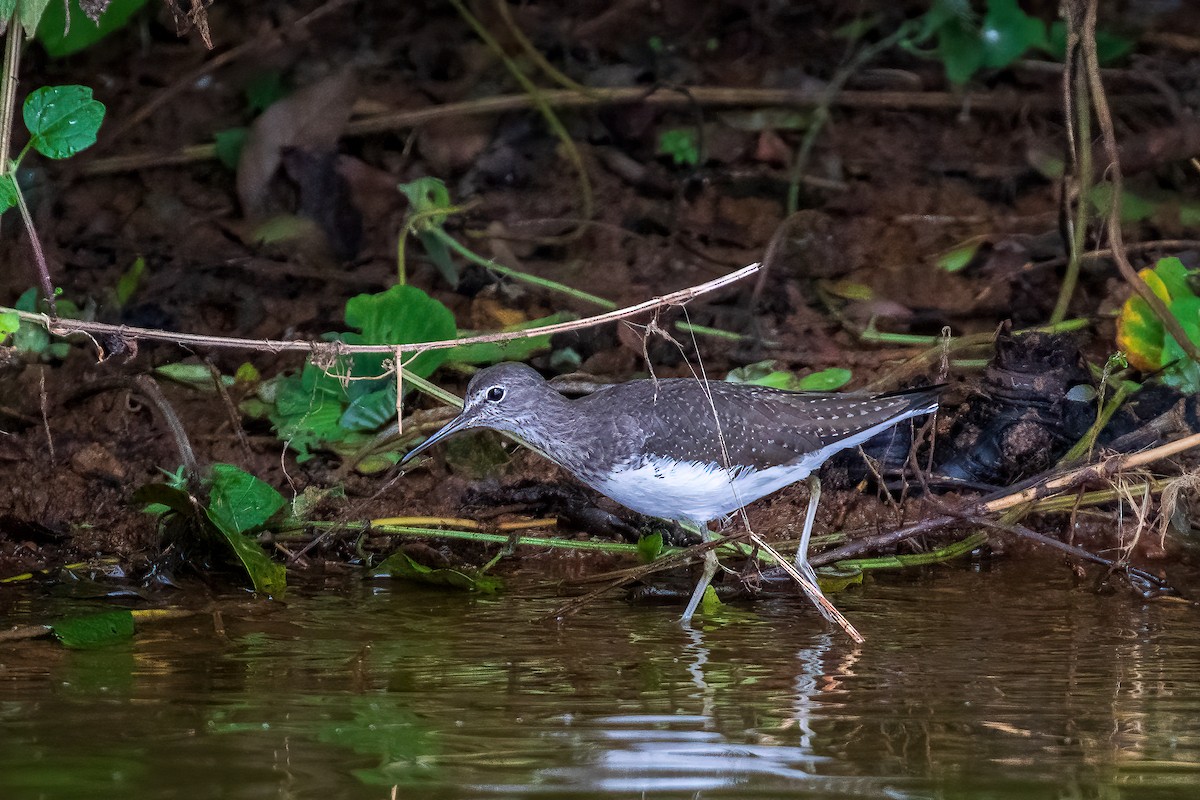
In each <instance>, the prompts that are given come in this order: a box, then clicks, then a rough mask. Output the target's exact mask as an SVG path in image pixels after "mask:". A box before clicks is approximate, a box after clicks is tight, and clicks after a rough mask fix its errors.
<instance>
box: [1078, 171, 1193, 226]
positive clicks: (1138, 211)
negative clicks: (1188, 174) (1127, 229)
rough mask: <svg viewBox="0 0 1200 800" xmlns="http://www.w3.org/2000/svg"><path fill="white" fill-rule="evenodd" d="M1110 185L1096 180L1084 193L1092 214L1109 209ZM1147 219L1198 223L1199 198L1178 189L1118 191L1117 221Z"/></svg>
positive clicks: (1168, 223) (1174, 222)
mask: <svg viewBox="0 0 1200 800" xmlns="http://www.w3.org/2000/svg"><path fill="white" fill-rule="evenodd" d="M1112 193H1113V192H1112V184H1111V183H1108V182H1107V181H1106V182H1104V183H1098V184H1096V185H1095V186H1093V187H1092V189H1091V191H1090V192H1088V201H1089V202H1090V203H1091V204H1092V207H1093V208H1095V209H1096V213H1097V214H1100V215H1101V216H1104V217H1107V216H1108V214H1109V211H1110V210H1111V209H1112ZM1147 220H1150V221H1153V222H1157V223H1159V224H1162V225H1166V226H1170V227H1178V226H1182V227H1188V228H1190V227H1195V226H1197V225H1200V201H1197V200H1193V199H1190V198H1187V197H1185V196H1184V195H1182V194H1180V193H1179V192H1168V191H1134V190H1132V189H1122V190H1121V222H1122V223H1125V224H1132V223H1135V222H1145V221H1147Z"/></svg>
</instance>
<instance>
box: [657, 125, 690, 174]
mask: <svg viewBox="0 0 1200 800" xmlns="http://www.w3.org/2000/svg"><path fill="white" fill-rule="evenodd" d="M656 152H657V153H658V154H659V155H662V156H670V157H671V161H672V163H674V164H675V166H677V167H694V166H696V165H697V164H698V163H700V142H699V136H698V135H697V133H696V130H695V128H671V129H669V130H665V131H662V132H661V133H659V134H658V147H657V148H656Z"/></svg>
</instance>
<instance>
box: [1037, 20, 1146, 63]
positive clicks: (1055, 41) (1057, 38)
mask: <svg viewBox="0 0 1200 800" xmlns="http://www.w3.org/2000/svg"><path fill="white" fill-rule="evenodd" d="M1136 45H1137V42H1135V41H1134V40H1133V39H1130V38H1128V37H1126V36H1118V35H1117V34H1115V33H1110V32H1108V31H1102V30H1097V31H1096V58H1097V59H1098V60H1099V61H1100V63H1101V64H1110V63H1112V62H1113V61H1116V60H1117V59H1119V58H1121V57H1123V56H1127V55H1129V54H1130V53H1131V52H1133V48H1134V47H1135V46H1136ZM1046 52H1048V53H1049V54H1050V55H1052V56H1053V57H1054V58H1056V59H1057V60H1059V61H1064V60H1066V57H1067V25H1066V23H1065V22H1063V21H1062V20H1058V21H1056V22H1052V23H1050V36H1049V42H1048V43H1047V47H1046Z"/></svg>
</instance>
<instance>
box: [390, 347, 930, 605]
mask: <svg viewBox="0 0 1200 800" xmlns="http://www.w3.org/2000/svg"><path fill="white" fill-rule="evenodd" d="M941 388H942V387H940V386H934V387H929V388H921V389H907V390H902V391H899V392H894V393H891V394H881V395H865V394H854V393H827V392H792V391H785V390H783V389H772V388H767V387H763V386H754V385H748V384H736V383H728V382H725V381H709V380H700V379H695V378H665V379H645V380H635V381H630V382H628V383H620V384H614V385H612V386H609V387H606V388H603V389H600V390H599V391H596V392H594V393H592V394H589V395H585V396H583V397H580V398H578V399H573V400H572V399H568V398H567V397H564V396H563V395H562V394H560V393H559V392H557V391H555V390H554V388H552V387H551V386H550V385H549V384H548V383H547V382H546V380H545V379H544V378H543V377H542V376H541V375H539V374H538V373H537V371H536V370H534V369H533V368H531V367H529V366H526V365H525V364H517V363H507V364H498V365H496V366H493V367H488V368H487V369H483V370H480V371H479V372H478V373H476V374H475V375H474V376H473V377H472V378H471V381H470V382H469V383H468V385H467V394H466V397H465V398H464V403H463V409H462V412H461V413H460V414H459V415H458V416H457V417H455V418H454V419H453V420H452V421H450V422H449V423H448V424H446V425H445V426H444V427H443V428H441V429H440V430H438V431H437V432H436V433H434V434H433V435H432V436H430V437H429V438H428V439H426V440H425V441H424V442H423V443H421V444H420V445H419V446H418V447H416V448H415V449H413V450H412V451H411V452H410V453H409V454H408V455H407V456H405V457H404V461H408V460H409V459H411V458H412V457H413V456H415V455H417V454H418V453H420V452H421V451H423V450H425V449H426V448H428V447H431V446H432V445H434V444H436V443H437V442H440V441H441V440H442V439H445V438H446V437H447V436H450V435H451V434H454V433H457V432H459V431H464V430H468V429H472V428H491V429H493V430H497V431H503V432H505V433H508V434H511V435H512V436H513V438H515V439H517V441H519V442H521V443H522V444H524V445H525V446H526V447H529V448H530V449H531V450H534V451H535V452H537V453H539V454H541V455H542V456H544V457H545V458H548V459H550V460H551V461H553V462H554V463H556V464H558V465H559V466H560V467H562V468H563V469H565V470H566V471H567V472H569V473H571V475H573V476H574V477H575V478H576V479H577V480H579V481H580V482H582V483H584V484H586V485H587V486H590V487H591V488H593V489H595V490H596V491H598V492H600V493H601V494H603V495H605V496H607V497H610V498H612V499H613V500H615V501H617V502H618V503H620V504H621V505H623V506H625V507H627V508H631V509H633V510H634V511H637V512H639V513H642V514H646V515H648V516H652V517H659V518H661V519H668V520H674V521H676V522H679V523H682V524H685V525H690V526H692V527H695V528H698V529H699V530H700V531H702V532H703V533H704V535H705V536H706V537H707V538H713V537H715V536H716V534H714V533H712V532H711V531H709V529H708V523H709V522H711V521H713V520H718V519H721V518H724V517H728V516H729V515H731V514H732V513H733V512H735V511H737V510H738V509H740V508H742V507H743V506H745V505H747V504H749V503H752V502H754V501H755V500H757V499H759V498H760V497H764V496H766V495H768V494H771V493H772V492H775V491H778V490H779V489H782V488H783V487H785V486H788V485H790V484H792V483H796V482H797V481H800V480H804V479H806V478H807V479H809V484H810V487H811V489H812V492H811V495H810V498H809V504H808V511H807V513H806V515H805V520H804V532H803V534H802V535H801V538H800V547H799V549H798V550H797V552H796V568H797V569H798V570H800V571H801V572H802V573H803V574H804V575H805V576H806V577H807V578H808V579H809V580H810V581H812V583H813V584H814V585H816V584H817V578H816V574H815V572H814V571H813V569H812V567H811V566H810V565H809V563H808V555H807V553H808V542H809V537H810V536H811V535H812V526H813V520H814V518H815V516H816V511H817V504H818V503H819V502H820V484H819V482H817V481H816V479H815V476H813V475H812V473H813V472H814V470H816V469H817V468H818V467H820V466H821V464H823V463H824V462H825V461H826V460H827V459H828V458H829V457H830V456H832V455H833V454H834V453H837V452H838V451H840V450H845V449H846V448H850V447H855V446H857V445H859V444H861V443H863V442H865V441H867V440H868V439H870V438H871V437H873V436H875V435H876V434H878V433H881V432H882V431H885V430H887V429H888V428H890V427H892V426H893V425H895V424H897V423H899V422H901V421H903V420H906V419H909V418H911V417H917V416H921V415H923V414H929V413H931V412H933V411H935V410H936V409H937V407H938V399H937V398H938V393H939V392H940V391H941ZM402 463H403V462H402ZM717 569H718V563H717V557H716V553H715V552H714V551H713V550H712V549H709V550H707V551H706V552H705V563H704V572H703V574H702V577H701V579H700V582H699V583H698V584H697V586H696V589H695V591H694V592H693V593H692V596H691V599H690V600H689V601H688V605H687V608H686V610H685V611H684V612H683V618H682V621H683V622H684V623H687V622H688V621H689V620H690V619H691V617H692V615H693V614H694V613H695V611H696V608H697V607H698V606H699V604H700V600H701V598H702V597H703V596H704V590H705V588H706V587H707V586H708V584H709V582H710V581H711V580H712V578H713V576H714V575H715V574H716V571H717Z"/></svg>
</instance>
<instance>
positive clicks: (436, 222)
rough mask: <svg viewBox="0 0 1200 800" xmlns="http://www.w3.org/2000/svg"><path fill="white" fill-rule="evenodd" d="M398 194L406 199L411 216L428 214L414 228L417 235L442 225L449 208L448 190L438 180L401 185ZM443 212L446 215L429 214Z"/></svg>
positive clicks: (418, 179) (421, 179)
mask: <svg viewBox="0 0 1200 800" xmlns="http://www.w3.org/2000/svg"><path fill="white" fill-rule="evenodd" d="M398 188H399V189H400V192H401V193H402V194H403V195H404V196H405V197H407V198H408V203H409V205H410V206H411V207H412V208H411V211H410V214H411V215H418V214H420V215H424V214H427V213H429V214H430V215H429V216H428V217H424V216H423V217H422V219H421V221H420V222H418V223H417V225H416V226H415V227H414V230H416V231H417V232H418V233H419V232H421V231H425V230H429V229H430V228H440V227H441V226H442V223H444V222H445V221H446V217H447V216H449V211H450V208H451V204H450V190H449V189H447V188H446V184H445V183H443V182H442V181H441V180H439V179H438V178H417V179H416V180H415V181H410V182H408V183H402V184H400V185H399V187H398ZM443 209H444V210H445V212H446V213H441V214H439V213H430V212H438V211H442V210H443Z"/></svg>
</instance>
